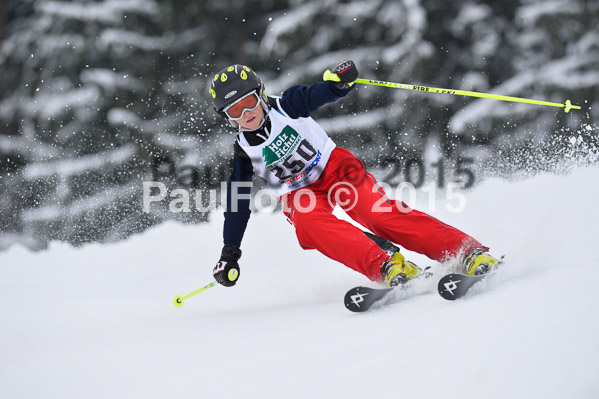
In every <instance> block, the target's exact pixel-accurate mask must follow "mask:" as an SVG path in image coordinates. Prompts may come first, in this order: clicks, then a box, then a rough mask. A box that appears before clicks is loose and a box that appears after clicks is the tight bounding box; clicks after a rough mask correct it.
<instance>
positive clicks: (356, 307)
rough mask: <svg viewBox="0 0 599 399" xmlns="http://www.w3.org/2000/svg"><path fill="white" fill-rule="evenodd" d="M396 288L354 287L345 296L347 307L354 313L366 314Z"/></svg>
mask: <svg viewBox="0 0 599 399" xmlns="http://www.w3.org/2000/svg"><path fill="white" fill-rule="evenodd" d="M393 290H394V288H368V287H354V288H352V289H351V290H349V291H347V293H346V294H345V300H344V301H345V307H346V308H347V309H348V310H350V311H352V312H366V311H367V310H368V309H370V307H371V306H372V305H374V304H375V303H376V302H378V301H380V300H381V299H383V298H384V297H386V296H387V294H389V292H391V291H393Z"/></svg>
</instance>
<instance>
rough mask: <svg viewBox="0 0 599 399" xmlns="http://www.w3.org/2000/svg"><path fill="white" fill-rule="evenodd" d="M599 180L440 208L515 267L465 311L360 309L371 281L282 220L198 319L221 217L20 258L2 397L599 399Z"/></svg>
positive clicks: (250, 242)
mask: <svg viewBox="0 0 599 399" xmlns="http://www.w3.org/2000/svg"><path fill="white" fill-rule="evenodd" d="M598 182H599V168H597V167H585V168H576V169H574V170H572V171H570V172H569V173H568V174H564V175H551V174H542V175H537V176H535V177H532V178H528V179H523V180H519V181H512V182H510V181H506V180H499V179H494V180H486V181H485V182H483V183H482V184H480V185H479V186H478V187H476V188H475V189H474V190H472V191H468V192H466V200H467V203H466V207H465V209H464V211H463V212H461V213H457V214H455V213H449V212H448V211H446V209H445V208H446V207H445V205H446V200H445V199H443V198H441V199H439V202H438V204H437V205H438V206H437V207H436V209H437V212H435V213H434V215H435V216H437V217H439V218H441V219H442V220H444V221H446V222H447V223H450V224H453V225H456V226H457V227H459V228H461V229H462V230H464V231H466V232H468V233H470V234H472V235H473V236H475V237H477V238H478V239H480V240H481V241H482V242H484V243H485V244H487V245H489V246H491V247H492V253H493V254H496V255H501V254H505V255H506V263H505V266H504V267H503V269H502V270H501V273H500V274H498V275H497V276H496V278H495V279H493V280H492V281H489V282H487V287H485V290H484V292H481V289H478V290H475V292H474V293H473V294H471V295H469V296H468V297H466V298H464V299H461V300H458V301H456V302H448V301H444V300H443V299H441V297H440V296H439V295H438V294H437V293H436V292H435V291H434V290H435V283H436V281H431V282H429V283H426V284H428V285H427V286H426V287H423V288H422V289H421V292H420V294H419V295H415V296H412V297H409V298H405V299H403V300H402V301H400V302H396V303H394V304H392V305H390V306H387V307H385V308H381V309H376V310H374V311H372V312H369V313H366V314H353V313H350V312H348V311H347V310H346V309H345V308H344V306H343V302H342V300H343V296H344V294H345V292H346V290H347V289H349V288H351V287H353V286H355V285H371V283H370V282H369V281H367V280H366V279H365V278H364V277H362V276H361V275H359V274H357V273H355V272H353V271H351V270H349V269H346V268H345V267H343V266H342V265H340V264H337V263H335V262H333V261H330V260H328V259H326V258H325V257H324V256H322V255H320V254H318V253H316V252H315V251H303V250H301V249H300V247H299V246H298V245H297V243H296V240H295V235H294V230H293V228H292V226H290V225H289V224H288V223H287V222H286V221H285V218H284V217H283V216H282V215H281V214H272V215H269V214H256V215H253V216H252V219H251V220H250V225H249V227H248V230H247V232H246V236H245V239H244V243H243V250H244V255H243V257H242V259H241V262H240V264H241V277H240V281H239V284H238V285H237V286H236V287H233V288H224V287H220V286H217V287H215V288H213V289H211V290H208V291H206V292H204V293H201V294H199V295H197V296H195V297H193V298H190V299H188V300H186V301H185V304H184V306H183V307H181V308H175V307H174V306H173V304H172V299H173V297H174V296H175V295H185V294H188V293H190V292H192V291H194V290H196V289H198V288H200V287H201V286H203V285H205V284H207V283H209V282H210V281H211V278H212V274H211V273H212V266H213V264H214V263H215V262H216V260H217V259H218V257H219V254H220V249H221V238H220V237H221V230H222V215H221V214H218V213H216V214H214V215H213V216H212V220H211V222H210V223H206V224H203V225H197V226H184V225H178V224H174V223H168V224H164V225H161V226H159V227H157V228H154V229H152V230H150V231H147V232H146V233H144V234H141V235H138V236H135V237H132V238H130V239H129V240H127V241H125V242H120V243H117V244H110V245H100V244H94V245H87V246H85V247H83V248H71V247H69V246H68V245H65V244H62V243H54V244H52V245H51V247H50V249H49V250H48V251H44V252H40V253H31V252H28V251H27V250H25V249H23V248H22V247H13V248H11V249H10V250H8V251H6V252H3V253H0V315H1V318H0V322H1V328H0V398H6V399H9V398H61V399H63V398H86V399H92V398H111V399H114V398H177V399H184V398H211V399H213V398H363V397H365V396H367V397H383V395H385V396H386V397H389V396H390V397H403V398H412V399H413V398H432V397H437V398H460V399H463V398H483V397H484V398H540V397H542V398H597V397H599V379H598V378H597V375H598V374H599V366H597V358H598V357H599V320H598V317H597V314H598V313H597V307H598V305H599V290H597V289H596V285H597V283H598V282H599V253H598V251H597V240H598V237H599V227H598V221H599V211H598V210H597V204H596V201H597V198H599V185H598V184H597V183H598ZM420 205H424V206H416V207H419V208H420V209H421V210H424V211H426V210H427V206H428V203H424V204H420ZM407 257H408V258H409V259H411V260H414V261H415V262H416V263H417V264H419V265H421V266H426V265H431V266H433V269H435V270H436V271H437V273H438V274H437V275H439V274H442V273H443V272H444V271H447V270H448V267H446V266H445V269H444V266H441V265H438V264H435V263H434V262H432V261H429V260H427V259H426V258H424V257H422V256H420V255H418V254H413V253H408V256H407ZM436 279H438V277H433V278H432V280H436ZM476 291H478V292H476Z"/></svg>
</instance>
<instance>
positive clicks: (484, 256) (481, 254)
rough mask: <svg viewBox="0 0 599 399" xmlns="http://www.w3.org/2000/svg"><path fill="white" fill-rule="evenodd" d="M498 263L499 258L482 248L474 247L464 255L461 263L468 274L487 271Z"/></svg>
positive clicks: (476, 274) (473, 274)
mask: <svg viewBox="0 0 599 399" xmlns="http://www.w3.org/2000/svg"><path fill="white" fill-rule="evenodd" d="M499 263H501V261H500V260H499V259H496V258H494V257H492V256H491V255H489V254H488V253H487V252H485V250H484V249H482V248H474V249H472V250H471V251H470V252H468V253H467V254H466V256H464V260H463V262H462V265H463V266H464V270H465V271H466V273H467V274H469V275H470V276H479V275H481V274H486V273H488V272H489V271H490V270H491V269H492V268H493V267H494V266H496V265H498V264H499Z"/></svg>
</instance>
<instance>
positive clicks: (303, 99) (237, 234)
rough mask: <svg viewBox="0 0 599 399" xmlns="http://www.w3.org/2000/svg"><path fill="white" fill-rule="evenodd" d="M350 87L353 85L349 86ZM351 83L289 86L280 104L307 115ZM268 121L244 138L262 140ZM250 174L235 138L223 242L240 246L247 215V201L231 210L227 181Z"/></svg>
mask: <svg viewBox="0 0 599 399" xmlns="http://www.w3.org/2000/svg"><path fill="white" fill-rule="evenodd" d="M352 87H353V86H352ZM352 87H350V88H348V89H339V88H338V87H337V86H336V84H335V83H333V82H319V83H315V84H313V85H310V86H293V87H290V88H289V89H287V90H285V91H284V92H283V95H282V96H281V98H280V99H279V104H280V105H281V108H282V109H283V111H285V113H287V115H289V116H290V117H291V118H293V119H297V118H306V117H309V116H310V114H311V113H312V112H313V111H316V110H317V109H318V108H320V107H321V106H323V105H325V104H328V103H331V102H333V101H336V100H337V99H339V98H340V97H345V96H346V95H347V93H349V92H350V91H351V89H352ZM269 104H270V106H271V107H273V108H275V109H278V104H277V103H276V101H274V100H273V99H269ZM269 130H270V129H269V125H268V123H267V126H265V127H263V128H261V129H259V130H256V131H253V132H243V134H244V136H245V138H246V139H247V141H248V142H249V143H250V144H251V145H258V144H260V143H262V142H264V140H265V138H266V137H268V134H269ZM253 176H254V168H253V166H252V162H251V161H250V158H249V156H248V155H247V154H246V153H245V152H244V151H243V149H242V148H241V146H240V145H239V144H238V142H237V140H235V145H234V156H233V172H232V173H231V177H229V180H228V182H227V210H226V211H225V224H224V229H223V239H224V244H225V245H235V246H236V247H237V248H239V247H240V246H241V240H242V239H243V234H244V233H245V229H246V227H247V223H248V220H249V218H250V213H251V211H250V201H249V200H240V201H238V204H237V205H238V209H237V211H236V212H233V211H232V209H231V182H251V181H252V178H253ZM237 192H238V194H240V195H247V196H248V198H249V194H250V193H251V187H240V188H239V189H238V190H237Z"/></svg>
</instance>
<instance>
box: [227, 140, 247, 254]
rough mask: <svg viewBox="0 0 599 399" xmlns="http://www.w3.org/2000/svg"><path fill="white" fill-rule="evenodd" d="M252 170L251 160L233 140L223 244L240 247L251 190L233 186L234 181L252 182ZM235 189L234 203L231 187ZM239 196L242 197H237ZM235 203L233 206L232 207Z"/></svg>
mask: <svg viewBox="0 0 599 399" xmlns="http://www.w3.org/2000/svg"><path fill="white" fill-rule="evenodd" d="M253 175H254V170H253V166H252V162H251V161H250V159H249V157H247V155H246V154H245V152H244V151H243V150H242V149H241V147H240V146H239V144H238V143H237V142H235V156H234V157H233V172H232V173H231V177H229V180H228V181H227V210H226V211H225V224H224V228H223V241H224V245H225V246H226V245H234V246H236V247H237V248H239V247H241V240H242V239H243V234H244V233H245V229H246V227H247V224H248V220H249V218H250V213H251V211H250V200H249V196H250V194H251V192H252V188H251V187H247V186H241V187H233V186H234V183H236V182H237V183H242V184H243V183H246V185H248V186H249V184H247V183H251V182H252V177H253ZM232 187H233V189H235V191H236V197H237V198H236V201H235V202H236V204H233V201H232V200H233V192H232V191H233V189H232ZM239 197H241V198H244V199H239ZM233 205H235V208H236V209H235V208H234V207H233Z"/></svg>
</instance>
